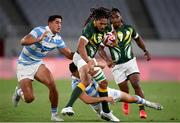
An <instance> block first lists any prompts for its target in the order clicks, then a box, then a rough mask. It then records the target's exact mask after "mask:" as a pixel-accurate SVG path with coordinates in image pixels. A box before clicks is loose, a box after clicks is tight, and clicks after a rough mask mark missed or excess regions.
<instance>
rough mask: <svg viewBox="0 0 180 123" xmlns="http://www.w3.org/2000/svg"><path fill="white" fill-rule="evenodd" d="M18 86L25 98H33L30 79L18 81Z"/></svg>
mask: <svg viewBox="0 0 180 123" xmlns="http://www.w3.org/2000/svg"><path fill="white" fill-rule="evenodd" d="M19 84H20V87H21V89H22V91H23V94H24V97H25V98H29V97H33V87H32V80H31V79H28V78H25V79H22V80H20V82H19Z"/></svg>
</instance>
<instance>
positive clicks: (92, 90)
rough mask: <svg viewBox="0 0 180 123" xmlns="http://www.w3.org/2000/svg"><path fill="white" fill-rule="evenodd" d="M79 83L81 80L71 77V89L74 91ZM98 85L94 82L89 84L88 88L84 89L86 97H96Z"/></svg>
mask: <svg viewBox="0 0 180 123" xmlns="http://www.w3.org/2000/svg"><path fill="white" fill-rule="evenodd" d="M79 82H81V80H80V79H79V78H77V77H75V76H72V82H71V84H72V89H74V88H75V87H76V86H77V85H78V83H79ZM98 87H99V85H98V83H97V82H96V81H93V82H92V83H90V84H89V86H88V87H86V89H85V91H86V93H87V95H89V96H92V97H98V96H99V93H98V91H97V90H98Z"/></svg>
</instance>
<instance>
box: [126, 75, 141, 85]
mask: <svg viewBox="0 0 180 123" xmlns="http://www.w3.org/2000/svg"><path fill="white" fill-rule="evenodd" d="M128 79H129V80H130V82H131V83H132V84H133V83H137V82H139V81H140V74H139V73H133V74H131V75H130V76H129V77H128Z"/></svg>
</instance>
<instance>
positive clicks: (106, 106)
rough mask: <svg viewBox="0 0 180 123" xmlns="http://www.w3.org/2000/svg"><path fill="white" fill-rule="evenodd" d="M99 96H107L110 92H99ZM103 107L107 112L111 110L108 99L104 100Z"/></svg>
mask: <svg viewBox="0 0 180 123" xmlns="http://www.w3.org/2000/svg"><path fill="white" fill-rule="evenodd" d="M99 96H100V97H107V96H108V92H99ZM102 109H103V112H105V113H109V112H110V110H109V106H108V102H106V101H103V102H102Z"/></svg>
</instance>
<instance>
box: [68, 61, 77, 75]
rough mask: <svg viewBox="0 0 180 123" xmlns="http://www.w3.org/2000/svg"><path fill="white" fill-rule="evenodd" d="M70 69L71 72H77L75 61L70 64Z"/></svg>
mask: <svg viewBox="0 0 180 123" xmlns="http://www.w3.org/2000/svg"><path fill="white" fill-rule="evenodd" d="M69 70H70V71H71V73H73V72H76V71H77V70H78V68H77V66H76V65H75V64H74V62H71V63H70V64H69Z"/></svg>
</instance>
